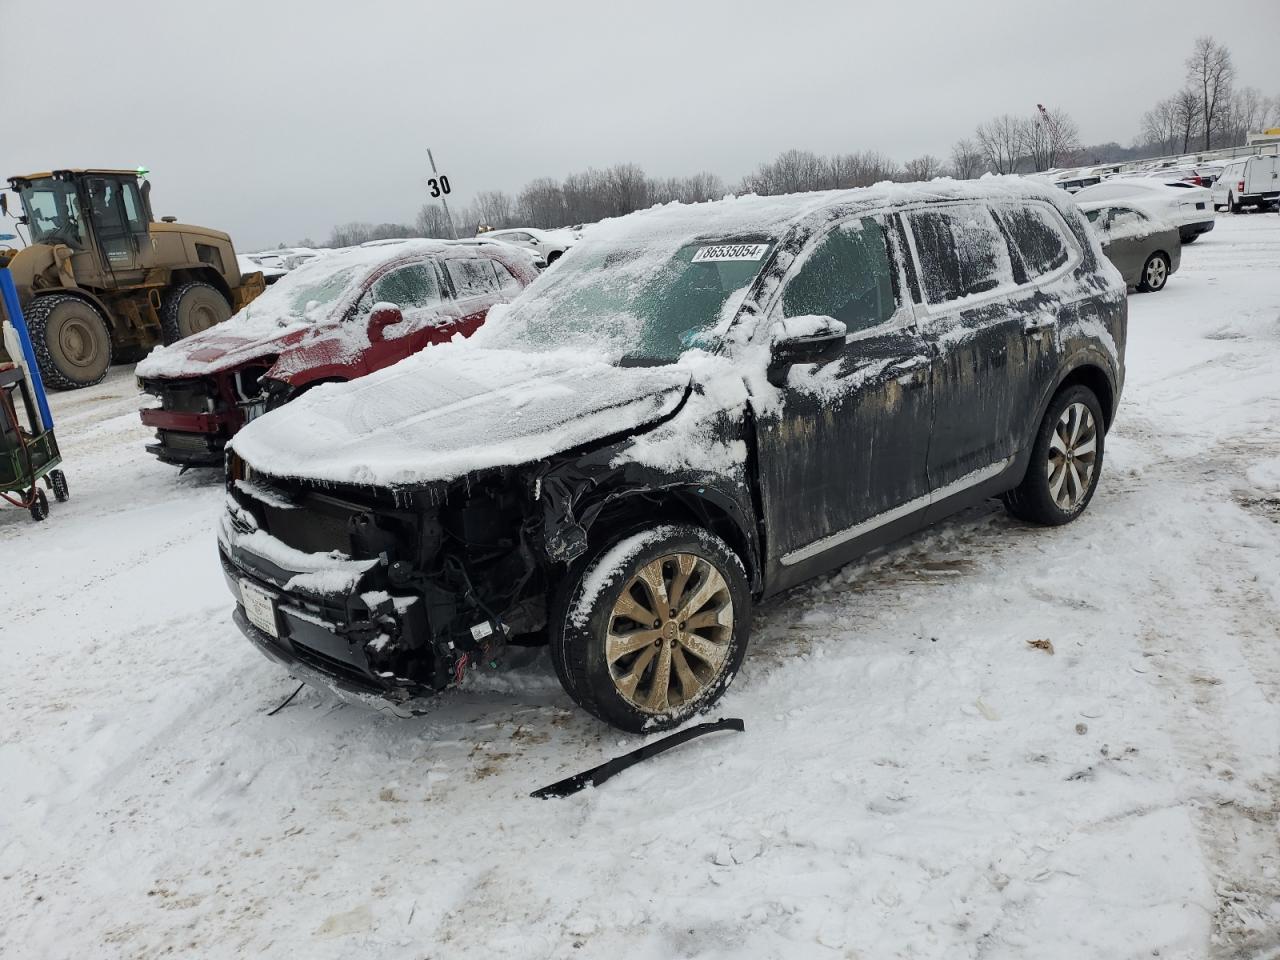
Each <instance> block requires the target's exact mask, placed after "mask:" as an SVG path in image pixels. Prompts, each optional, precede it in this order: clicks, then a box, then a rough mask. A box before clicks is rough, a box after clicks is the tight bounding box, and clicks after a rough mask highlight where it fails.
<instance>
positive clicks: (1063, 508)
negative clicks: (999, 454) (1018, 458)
mask: <svg viewBox="0 0 1280 960" xmlns="http://www.w3.org/2000/svg"><path fill="white" fill-rule="evenodd" d="M1105 438H1106V432H1105V428H1104V422H1103V419H1102V405H1101V404H1100V403H1098V398H1097V396H1096V395H1095V394H1094V392H1093V391H1092V390H1090V389H1089V388H1088V387H1085V386H1081V385H1076V386H1072V387H1067V389H1065V390H1062V391H1060V392H1059V393H1058V394H1057V396H1055V397H1054V398H1053V401H1052V402H1051V403H1050V404H1049V409H1048V410H1047V411H1046V412H1045V415H1044V420H1043V421H1041V423H1040V430H1039V431H1038V432H1037V433H1036V442H1035V445H1034V446H1033V447H1032V448H1031V462H1030V463H1029V464H1027V473H1026V475H1025V476H1024V477H1023V478H1022V483H1020V484H1019V485H1018V486H1017V487H1016V488H1015V489H1013V490H1011V491H1009V492H1008V493H1006V494H1005V495H1004V505H1005V507H1006V508H1007V509H1008V511H1009V512H1010V513H1011V514H1013V515H1014V516H1015V517H1017V518H1018V519H1019V520H1026V521H1028V522H1030V523H1040V524H1044V525H1046V526H1058V525H1060V524H1063V523H1068V522H1070V521H1072V520H1074V519H1075V518H1076V517H1078V516H1080V514H1081V513H1083V512H1084V509H1085V507H1087V506H1088V505H1089V501H1090V500H1092V499H1093V492H1094V491H1095V490H1096V489H1097V488H1098V477H1099V476H1100V475H1101V473H1102V448H1103V443H1104V440H1105Z"/></svg>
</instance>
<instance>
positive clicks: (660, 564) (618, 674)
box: [551, 524, 751, 733]
mask: <svg viewBox="0 0 1280 960" xmlns="http://www.w3.org/2000/svg"><path fill="white" fill-rule="evenodd" d="M558 608H559V609H558V612H557V617H556V619H557V621H558V622H556V623H554V624H553V630H552V637H551V656H552V660H553V661H554V662H555V666H556V672H557V674H558V675H559V677H560V682H561V684H562V685H563V686H564V688H565V691H566V692H567V693H568V694H569V696H570V697H572V698H573V699H574V701H576V702H577V703H578V705H579V706H581V707H582V708H583V709H584V710H586V711H588V712H589V713H591V714H593V715H595V716H596V717H599V718H600V719H601V720H604V721H605V722H606V723H610V724H613V725H614V726H615V727H619V728H621V729H623V730H627V731H629V732H631V733H641V732H647V731H652V730H666V729H669V728H671V727H674V726H677V725H679V724H680V723H682V722H683V721H684V720H686V719H688V718H689V717H691V716H693V715H694V714H695V713H698V712H699V711H702V710H705V709H706V708H707V707H710V706H711V705H712V704H713V703H715V702H716V701H717V700H719V699H720V696H721V695H722V694H723V693H724V691H725V689H726V688H727V687H728V686H729V683H730V682H731V681H732V680H733V677H734V675H735V674H736V673H737V672H738V667H739V666H740V665H741V663H742V658H743V655H744V654H745V652H746V648H747V638H748V635H749V633H750V629H751V594H750V590H749V587H748V585H747V576H746V571H745V570H744V569H743V566H742V561H741V559H739V557H738V556H737V554H735V553H734V552H733V550H732V549H730V547H729V546H728V544H726V543H725V542H724V541H723V540H721V539H720V538H719V537H717V536H715V535H714V534H711V533H709V532H708V531H706V530H703V529H700V528H698V527H694V526H689V525H686V524H662V525H659V526H655V527H650V528H648V529H641V530H638V531H636V532H633V533H631V534H630V535H628V536H625V537H623V538H622V539H621V540H619V541H617V542H616V543H614V544H613V545H612V546H609V547H608V548H606V549H604V550H603V551H601V552H599V553H597V554H596V555H595V556H594V558H593V559H591V560H590V561H588V562H587V563H585V564H583V565H581V566H579V567H576V568H571V572H570V575H569V577H568V581H567V582H566V584H565V589H564V592H563V596H562V601H561V603H560V604H558Z"/></svg>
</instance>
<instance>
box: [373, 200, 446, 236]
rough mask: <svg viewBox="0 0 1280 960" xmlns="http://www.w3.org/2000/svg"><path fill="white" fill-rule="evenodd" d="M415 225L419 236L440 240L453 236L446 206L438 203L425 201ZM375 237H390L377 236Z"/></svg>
mask: <svg viewBox="0 0 1280 960" xmlns="http://www.w3.org/2000/svg"><path fill="white" fill-rule="evenodd" d="M414 227H416V228H417V235H418V236H419V237H435V238H437V239H440V240H447V239H448V238H450V237H452V236H453V228H452V226H451V224H450V222H449V217H448V216H446V215H445V212H444V207H443V206H441V205H440V204H438V203H424V204H423V205H422V209H421V210H419V211H418V216H417V218H416V219H415V220H414ZM401 236H403V234H401ZM374 239H379V240H381V239H390V238H389V237H386V238H384V237H376V238H374Z"/></svg>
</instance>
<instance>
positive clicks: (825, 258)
mask: <svg viewBox="0 0 1280 960" xmlns="http://www.w3.org/2000/svg"><path fill="white" fill-rule="evenodd" d="M896 309H897V300H896V297H895V296H894V283H893V259H892V257H891V256H890V254H889V243H888V238H887V237H885V233H884V228H883V227H881V226H880V224H879V223H878V222H877V221H876V220H875V219H873V218H872V217H864V218H862V219H861V220H855V221H853V222H851V223H847V224H843V225H841V226H839V227H836V228H835V229H834V230H832V231H831V232H830V233H828V234H827V235H826V237H824V238H823V239H822V240H821V241H819V243H818V246H817V247H816V248H814V250H813V251H812V252H811V253H810V254H809V257H808V259H807V260H805V261H804V263H803V265H802V266H801V267H800V270H799V272H797V273H796V275H795V276H794V277H792V278H791V280H790V281H789V282H788V283H787V289H786V290H785V291H784V292H783V294H782V315H783V316H784V317H803V316H809V315H813V316H824V317H834V318H835V319H837V320H842V321H844V323H845V325H846V326H847V327H848V328H849V332H850V333H855V332H857V331H859V330H870V329H871V328H872V327H878V326H879V325H880V324H882V323H884V322H885V321H886V320H888V319H889V318H890V317H892V316H893V313H894V311H895V310H896Z"/></svg>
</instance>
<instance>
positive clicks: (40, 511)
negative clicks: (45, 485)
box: [31, 487, 49, 522]
mask: <svg viewBox="0 0 1280 960" xmlns="http://www.w3.org/2000/svg"><path fill="white" fill-rule="evenodd" d="M35 493H36V495H35V499H34V500H32V501H31V519H32V520H35V521H37V522H39V521H41V520H43V519H44V518H45V517H47V516H49V498H48V497H46V496H45V495H44V491H43V490H41V489H40V488H39V487H36V491H35Z"/></svg>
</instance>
